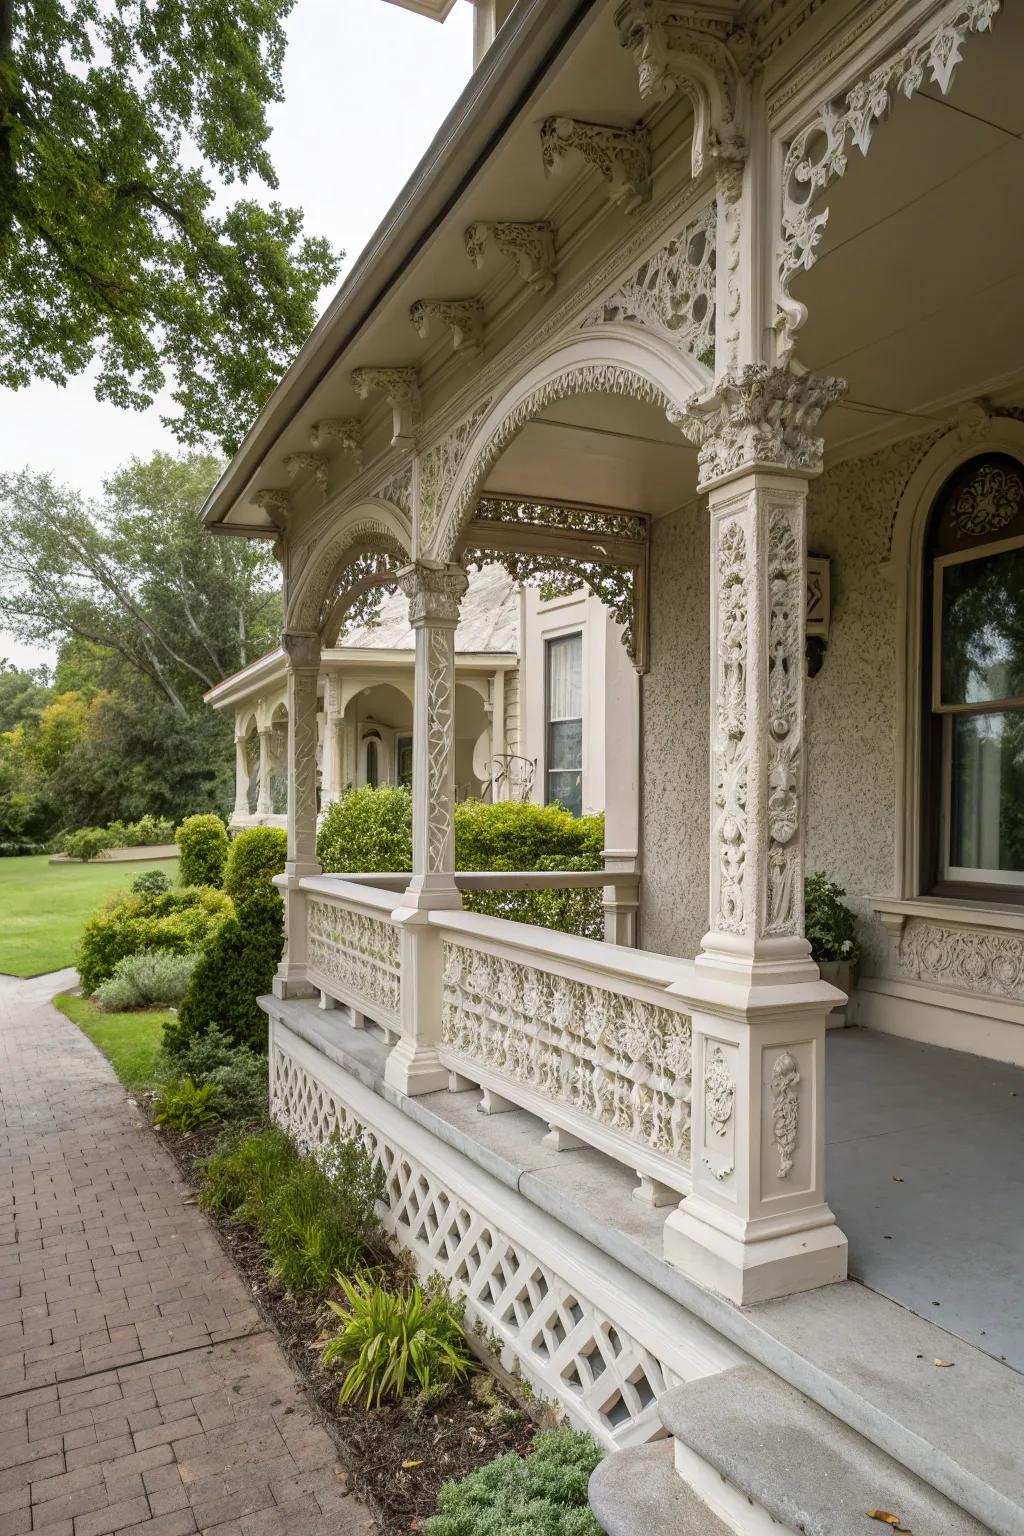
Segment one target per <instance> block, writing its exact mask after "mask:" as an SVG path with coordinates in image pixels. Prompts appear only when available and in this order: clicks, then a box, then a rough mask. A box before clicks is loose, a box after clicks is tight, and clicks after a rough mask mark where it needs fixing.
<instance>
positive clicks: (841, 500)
mask: <svg viewBox="0 0 1024 1536" xmlns="http://www.w3.org/2000/svg"><path fill="white" fill-rule="evenodd" d="M938 435H939V434H937V433H930V434H926V435H922V436H919V437H915V438H913V439H909V440H907V441H905V442H902V443H898V444H895V445H894V446H892V447H889V448H885V449H882V450H880V451H879V452H878V453H874V454H871V455H869V456H867V457H865V458H863V459H858V460H851V461H849V462H847V463H842V464H839V465H836V466H835V467H834V468H833V469H831V470H829V471H828V472H827V473H826V474H825V475H823V476H822V477H821V479H820V480H818V481H816V482H814V484H813V486H812V489H811V496H810V502H809V508H808V544H809V547H810V549H812V550H813V551H814V552H815V553H817V554H823V555H829V556H830V557H831V560H832V570H831V575H832V626H831V633H830V637H829V644H828V649H827V651H826V653H825V658H824V664H823V666H822V668H821V671H820V672H819V674H818V676H817V677H814V678H809V679H808V680H807V684H806V688H807V693H806V699H807V742H808V753H807V763H808V781H807V782H808V792H807V868H808V870H816V869H821V870H824V871H825V873H826V874H827V875H829V876H830V877H831V878H832V879H835V880H838V881H839V883H840V884H841V885H844V886H845V887H846V889H847V892H848V895H849V898H850V900H851V903H852V904H853V905H854V906H855V907H856V908H857V909H858V910H859V911H860V912H861V913H862V914H863V918H864V921H863V924H862V927H863V931H864V938H865V940H866V944H867V949H868V954H867V956H866V961H865V967H864V969H865V972H866V973H871V972H872V971H874V970H875V969H876V968H877V966H878V964H879V962H880V960H881V957H882V955H883V953H884V944H883V939H884V935H883V931H882V929H881V926H880V925H879V924H878V922H877V920H876V919H875V918H874V916H873V914H871V913H870V911H869V908H868V898H869V897H871V896H874V895H883V894H891V893H892V892H893V891H894V890H895V827H896V814H897V803H896V763H897V751H896V732H897V729H898V725H897V717H896V708H897V704H896V675H897V645H900V646H902V644H903V640H902V637H901V636H900V635H898V634H897V604H896V592H895V590H894V588H893V586H892V583H891V582H890V580H889V578H888V577H887V575H886V574H885V572H884V570H883V566H884V563H885V561H886V560H887V558H888V554H889V540H890V535H891V531H892V522H893V518H894V515H895V511H896V507H897V504H898V501H899V498H900V496H901V494H902V492H903V489H904V487H905V486H906V483H907V481H908V480H909V478H910V476H911V474H912V473H913V471H914V469H915V468H916V467H917V465H918V464H919V463H920V461H921V459H922V458H923V457H924V454H925V452H926V451H927V449H928V448H929V447H930V446H931V444H932V443H933V442H934V441H936V438H937V436H938ZM707 564H708V532H707V517H706V513H705V512H704V510H703V505H702V504H696V503H695V504H694V505H693V506H691V507H688V508H686V509H684V510H683V511H682V512H679V513H676V514H674V515H673V516H672V517H670V518H667V519H664V520H662V521H659V522H656V523H655V525H654V528H653V533H652V559H651V570H652V579H651V670H650V673H649V674H648V676H647V677H646V678H645V679H644V704H643V722H644V751H643V772H642V783H643V814H642V818H641V825H642V837H643V860H644V862H643V870H644V886H643V915H642V943H643V945H644V947H645V948H646V949H654V950H661V951H664V952H666V953H670V954H684V955H693V954H695V953H696V950H697V947H698V945H699V943H700V938H701V935H702V934H703V933H704V931H705V929H706V927H707V828H708V777H707V772H708V770H707V759H708V746H707V731H708V713H709V704H708V638H707V614H708V597H707V586H708V575H707Z"/></svg>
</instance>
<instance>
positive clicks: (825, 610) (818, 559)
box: [806, 554, 832, 677]
mask: <svg viewBox="0 0 1024 1536" xmlns="http://www.w3.org/2000/svg"><path fill="white" fill-rule="evenodd" d="M831 618H832V561H831V560H830V559H829V557H828V555H814V554H809V555H808V556H807V628H806V636H807V676H808V677H817V675H818V673H819V672H820V671H821V665H822V662H823V661H824V659H825V648H826V646H827V645H828V628H829V622H830V620H831Z"/></svg>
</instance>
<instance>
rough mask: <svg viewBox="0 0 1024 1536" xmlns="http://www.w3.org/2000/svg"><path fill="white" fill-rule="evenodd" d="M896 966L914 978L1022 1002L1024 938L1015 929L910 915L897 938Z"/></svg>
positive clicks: (902, 972)
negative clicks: (959, 924) (1008, 930)
mask: <svg viewBox="0 0 1024 1536" xmlns="http://www.w3.org/2000/svg"><path fill="white" fill-rule="evenodd" d="M899 968H900V972H901V974H903V975H904V976H909V977H911V978H912V979H913V980H914V981H924V982H932V983H934V984H935V985H936V986H943V987H953V988H955V989H956V990H957V991H960V992H976V993H985V994H987V995H989V996H994V997H1007V998H1011V999H1012V1000H1013V1001H1015V1002H1021V1001H1024V938H1022V937H1021V935H1020V934H1017V933H1006V932H995V931H993V930H991V929H990V930H988V931H987V932H986V931H985V930H984V929H982V928H945V927H942V926H941V925H940V924H938V923H930V922H925V921H922V920H920V919H917V918H912V919H911V920H910V922H908V923H907V926H906V928H905V929H904V932H903V936H902V938H901V940H900V946H899Z"/></svg>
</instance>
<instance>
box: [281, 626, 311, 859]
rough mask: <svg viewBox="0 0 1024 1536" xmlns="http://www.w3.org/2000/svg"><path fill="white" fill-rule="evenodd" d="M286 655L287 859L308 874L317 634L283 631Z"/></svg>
mask: <svg viewBox="0 0 1024 1536" xmlns="http://www.w3.org/2000/svg"><path fill="white" fill-rule="evenodd" d="M283 644H284V649H285V652H286V654H287V656H288V862H289V865H301V866H302V873H304V874H309V873H311V872H312V867H313V866H315V868H316V871H317V872H319V868H320V866H319V864H318V863H317V857H316V748H317V722H316V716H317V708H316V705H317V688H318V684H319V677H320V637H319V635H299V634H286V635H285V636H284V640H283Z"/></svg>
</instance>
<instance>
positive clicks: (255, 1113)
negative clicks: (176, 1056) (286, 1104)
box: [200, 1037, 270, 1125]
mask: <svg viewBox="0 0 1024 1536" xmlns="http://www.w3.org/2000/svg"><path fill="white" fill-rule="evenodd" d="M200 1038H201V1037H200ZM205 1081H206V1082H208V1083H213V1085H214V1087H215V1088H216V1089H217V1092H218V1099H217V1103H218V1105H219V1106H220V1114H221V1119H222V1120H230V1121H231V1122H233V1123H234V1124H238V1125H252V1124H254V1123H255V1122H257V1121H260V1120H265V1119H266V1118H267V1115H268V1113H269V1109H270V1104H269V1100H268V1095H267V1058H266V1057H265V1056H260V1055H259V1054H258V1053H257V1052H256V1051H250V1050H249V1048H248V1046H245V1045H238V1046H235V1048H234V1050H233V1051H232V1052H231V1055H230V1059H229V1060H227V1061H224V1062H222V1063H221V1065H220V1066H219V1067H214V1068H212V1070H211V1071H210V1072H209V1074H208V1075H207V1077H206V1079H205Z"/></svg>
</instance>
